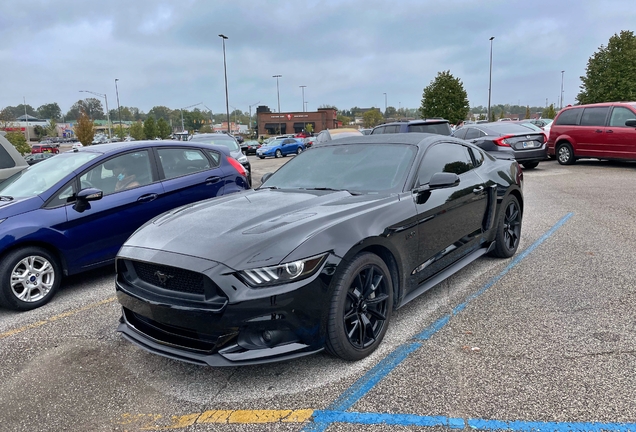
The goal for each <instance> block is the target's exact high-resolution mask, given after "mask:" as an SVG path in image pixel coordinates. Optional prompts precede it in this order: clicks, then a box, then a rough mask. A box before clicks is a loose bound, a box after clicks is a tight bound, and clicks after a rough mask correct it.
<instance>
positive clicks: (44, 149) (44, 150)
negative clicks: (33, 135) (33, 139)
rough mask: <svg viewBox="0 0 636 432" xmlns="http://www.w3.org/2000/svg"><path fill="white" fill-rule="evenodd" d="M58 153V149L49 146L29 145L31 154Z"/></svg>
mask: <svg viewBox="0 0 636 432" xmlns="http://www.w3.org/2000/svg"><path fill="white" fill-rule="evenodd" d="M47 152H48V153H55V154H57V153H59V152H60V149H59V148H57V147H53V145H51V144H33V145H31V154H35V153H47Z"/></svg>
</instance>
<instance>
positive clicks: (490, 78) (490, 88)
mask: <svg viewBox="0 0 636 432" xmlns="http://www.w3.org/2000/svg"><path fill="white" fill-rule="evenodd" d="M494 38H495V37H494V36H492V37H491V38H490V75H489V78H488V121H490V95H491V90H492V40H493V39H494Z"/></svg>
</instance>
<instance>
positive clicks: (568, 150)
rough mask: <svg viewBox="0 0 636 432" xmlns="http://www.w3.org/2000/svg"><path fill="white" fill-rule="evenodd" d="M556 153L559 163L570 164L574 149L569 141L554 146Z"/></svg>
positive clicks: (572, 159)
mask: <svg viewBox="0 0 636 432" xmlns="http://www.w3.org/2000/svg"><path fill="white" fill-rule="evenodd" d="M556 155H557V160H558V161H559V163H560V164H561V165H572V164H573V163H574V161H575V159H574V150H572V146H571V145H570V144H569V143H563V144H559V145H558V146H557V148H556Z"/></svg>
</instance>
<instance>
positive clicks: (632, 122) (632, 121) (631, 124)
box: [625, 119, 636, 127]
mask: <svg viewBox="0 0 636 432" xmlns="http://www.w3.org/2000/svg"><path fill="white" fill-rule="evenodd" d="M625 126H629V127H636V119H629V120H626V121H625Z"/></svg>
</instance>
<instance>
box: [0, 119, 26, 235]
mask: <svg viewBox="0 0 636 432" xmlns="http://www.w3.org/2000/svg"><path fill="white" fill-rule="evenodd" d="M5 135H6V132H5V131H0V183H2V182H3V181H4V180H5V179H6V178H8V177H11V176H12V175H13V174H15V173H17V172H20V171H22V170H23V169H25V168H27V167H28V166H29V165H28V164H27V162H26V161H25V160H24V158H23V157H22V155H21V154H20V152H19V151H18V150H16V148H15V147H14V146H13V144H11V143H10V142H9V140H8V139H6V138H5V137H4V136H5ZM1 233H2V231H1V230H0V234H1Z"/></svg>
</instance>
